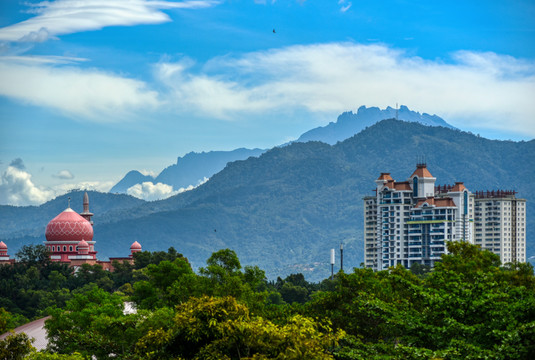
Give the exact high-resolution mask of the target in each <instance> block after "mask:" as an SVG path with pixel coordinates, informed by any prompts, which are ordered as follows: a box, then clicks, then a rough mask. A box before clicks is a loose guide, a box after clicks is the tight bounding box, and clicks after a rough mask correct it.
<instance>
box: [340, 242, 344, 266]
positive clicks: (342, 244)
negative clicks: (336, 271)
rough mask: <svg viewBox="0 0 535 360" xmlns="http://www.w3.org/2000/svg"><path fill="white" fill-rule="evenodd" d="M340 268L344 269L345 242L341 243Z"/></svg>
mask: <svg viewBox="0 0 535 360" xmlns="http://www.w3.org/2000/svg"><path fill="white" fill-rule="evenodd" d="M340 270H341V271H344V243H342V242H341V243H340Z"/></svg>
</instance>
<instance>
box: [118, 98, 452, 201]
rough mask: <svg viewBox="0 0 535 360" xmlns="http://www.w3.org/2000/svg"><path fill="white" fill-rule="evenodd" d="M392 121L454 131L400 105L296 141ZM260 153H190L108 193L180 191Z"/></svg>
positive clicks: (132, 175) (368, 111)
mask: <svg viewBox="0 0 535 360" xmlns="http://www.w3.org/2000/svg"><path fill="white" fill-rule="evenodd" d="M392 118H397V119H399V120H404V121H410V122H417V123H420V124H424V125H430V126H444V127H449V128H452V129H454V127H453V126H451V125H449V124H448V123H447V122H446V121H444V120H443V119H442V118H440V117H438V116H437V115H429V114H425V113H424V114H420V113H419V112H416V111H412V110H410V109H409V108H408V107H407V106H404V105H401V106H400V108H399V109H393V108H391V107H387V108H386V109H384V110H381V109H379V108H378V107H366V106H361V107H360V108H359V109H358V110H357V113H356V114H354V113H353V112H351V111H349V112H345V113H343V114H341V115H340V116H339V117H338V119H337V121H336V122H331V123H329V124H328V125H326V126H323V127H317V128H315V129H312V130H310V131H307V132H305V133H304V134H303V135H301V136H300V137H299V138H298V139H297V140H296V142H308V141H321V142H324V143H327V144H330V145H334V144H336V143H337V142H338V141H343V140H345V139H347V138H350V137H351V136H353V135H355V134H357V133H358V132H360V131H361V130H363V129H365V128H366V127H368V126H371V125H373V124H375V123H377V122H379V121H381V120H384V119H392ZM264 152H265V150H261V149H252V150H250V149H244V148H240V149H236V150H232V151H209V152H202V153H196V152H190V153H188V154H186V155H185V156H184V157H178V159H177V162H176V164H173V165H171V166H169V167H167V168H165V169H164V170H163V171H162V172H161V173H160V174H159V175H158V176H156V177H153V176H150V175H144V174H142V173H141V172H139V171H137V170H132V171H130V172H128V173H127V174H126V175H125V176H124V178H123V179H121V180H120V181H119V182H118V183H117V184H116V185H115V186H113V187H112V188H111V190H110V192H111V193H122V194H126V193H127V190H128V189H129V188H131V187H132V186H134V185H136V184H141V183H143V182H147V181H148V182H152V183H154V184H156V183H163V184H167V185H171V186H172V187H173V189H174V190H175V191H176V190H179V189H181V188H188V187H189V186H197V185H198V184H200V183H202V182H203V181H204V180H205V179H208V178H210V177H211V176H212V175H214V174H216V173H218V172H219V171H221V170H223V168H224V167H225V165H226V164H227V163H229V162H231V161H236V160H245V159H247V158H248V157H250V156H254V157H258V156H260V155H261V154H262V153H264Z"/></svg>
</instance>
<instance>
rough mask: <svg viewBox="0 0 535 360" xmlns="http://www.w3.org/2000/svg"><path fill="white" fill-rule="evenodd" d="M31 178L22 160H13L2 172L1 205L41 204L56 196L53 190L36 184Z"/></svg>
mask: <svg viewBox="0 0 535 360" xmlns="http://www.w3.org/2000/svg"><path fill="white" fill-rule="evenodd" d="M31 178H32V176H31V175H30V173H28V172H27V171H26V170H25V167H24V164H23V162H22V160H21V159H16V160H13V162H11V164H10V165H9V166H8V167H7V169H6V170H5V171H4V173H3V174H2V179H1V182H0V205H15V206H26V205H39V204H42V203H44V202H45V201H47V200H49V199H51V198H52V197H53V196H54V192H53V191H51V190H45V189H43V188H40V187H38V186H36V185H35V184H34V183H33V182H32V179H31Z"/></svg>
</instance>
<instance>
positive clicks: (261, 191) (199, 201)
mask: <svg viewBox="0 0 535 360" xmlns="http://www.w3.org/2000/svg"><path fill="white" fill-rule="evenodd" d="M422 156H425V159H426V162H427V166H428V169H429V170H430V172H431V173H432V175H433V176H435V177H436V178H437V184H453V183H454V182H455V181H464V183H465V185H466V186H467V187H468V189H469V190H471V191H476V190H487V189H488V190H495V189H507V190H509V189H514V190H516V191H517V192H518V193H519V194H518V195H519V196H520V197H524V198H527V200H528V234H527V235H528V252H527V254H528V256H531V255H534V254H535V253H534V247H533V236H534V225H533V224H534V221H533V220H532V218H533V217H531V218H530V214H533V213H534V211H533V210H534V209H535V208H534V206H533V204H534V200H535V198H534V197H533V192H532V191H531V189H530V185H531V182H530V181H529V179H532V178H534V176H535V165H534V164H535V141H529V142H512V141H495V140H488V139H485V138H481V137H478V136H475V135H473V134H470V133H466V132H462V131H459V130H452V129H448V128H443V127H428V126H423V125H421V124H418V123H407V122H403V121H396V120H385V121H382V122H380V123H378V124H376V125H374V126H371V127H369V128H367V129H365V130H363V131H362V132H361V133H359V134H357V135H355V136H354V137H352V138H350V139H348V140H346V141H344V142H341V143H338V144H336V145H334V146H330V145H327V144H324V143H320V142H309V143H294V144H291V145H289V146H286V147H281V148H274V149H272V150H270V151H268V152H266V153H264V154H263V155H262V156H260V157H258V158H249V159H247V160H244V161H236V162H232V163H230V164H228V165H227V166H226V168H225V169H224V170H223V171H221V172H219V173H218V174H216V175H214V176H213V177H212V178H211V180H210V181H209V182H207V183H206V184H204V185H202V186H200V187H199V188H197V189H195V190H193V191H190V192H186V193H183V194H180V195H178V196H175V197H172V198H169V199H166V200H163V201H156V202H150V203H143V204H142V205H140V206H138V207H136V208H125V209H117V210H115V211H112V212H109V213H107V219H106V220H107V221H106V222H105V223H103V222H98V221H95V237H94V239H95V240H96V241H97V244H96V247H97V250H98V251H99V256H121V255H124V254H125V251H127V250H126V249H128V247H129V246H130V244H131V243H132V242H133V241H134V240H137V241H139V242H140V243H141V244H142V245H143V247H144V249H147V250H161V249H165V248H167V247H169V246H173V247H175V248H176V249H178V250H179V251H180V252H182V253H183V254H185V255H186V256H187V257H188V259H189V260H190V262H191V264H192V265H193V267H194V268H197V267H199V266H202V263H203V261H204V259H206V258H207V257H208V256H209V255H210V254H211V253H212V252H213V251H216V250H218V249H221V248H227V247H228V248H232V249H236V252H237V253H238V255H239V257H240V259H241V260H242V262H243V263H244V264H254V265H258V266H260V267H262V268H263V269H265V270H266V273H267V275H268V277H269V278H273V277H274V276H279V275H280V276H285V275H288V274H291V273H294V272H303V273H304V274H305V275H306V276H307V278H308V279H311V280H319V279H323V278H325V277H327V276H328V275H329V273H330V266H329V264H328V261H329V250H330V249H331V248H335V249H337V248H338V247H339V245H340V243H341V242H343V243H344V265H345V266H346V267H347V268H348V269H350V268H352V267H358V266H359V265H360V263H361V262H362V260H363V248H362V237H363V230H362V227H363V218H362V197H363V196H365V195H370V194H373V189H374V187H375V184H374V180H375V179H376V178H377V177H378V176H379V174H380V173H381V172H390V173H392V177H393V178H394V179H396V180H406V179H407V178H408V177H409V176H410V175H411V173H412V172H413V171H414V169H415V165H416V161H417V159H418V157H420V158H421V157H422ZM95 212H96V211H95ZM55 215H56V214H52V215H51V217H50V219H51V218H52V217H53V216H55ZM15 241H18V242H19V243H20V242H21V241H22V240H21V239H19V240H15ZM24 241H25V242H36V243H37V242H40V241H43V236H41V237H36V238H33V239H31V238H26V239H24ZM10 248H11V245H10Z"/></svg>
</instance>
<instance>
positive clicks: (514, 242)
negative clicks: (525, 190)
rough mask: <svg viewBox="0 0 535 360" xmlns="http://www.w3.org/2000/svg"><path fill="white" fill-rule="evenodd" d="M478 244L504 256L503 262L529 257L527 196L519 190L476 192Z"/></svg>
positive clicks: (476, 239) (501, 258) (502, 257)
mask: <svg viewBox="0 0 535 360" xmlns="http://www.w3.org/2000/svg"><path fill="white" fill-rule="evenodd" d="M474 215H475V216H474V217H475V236H474V240H475V244H477V245H481V247H482V248H483V249H487V250H489V251H492V252H493V253H495V254H497V255H499V256H500V260H501V262H502V264H505V263H508V262H525V261H526V200H525V199H519V198H517V197H516V193H515V191H503V190H498V191H479V192H476V193H475V214H474Z"/></svg>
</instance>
